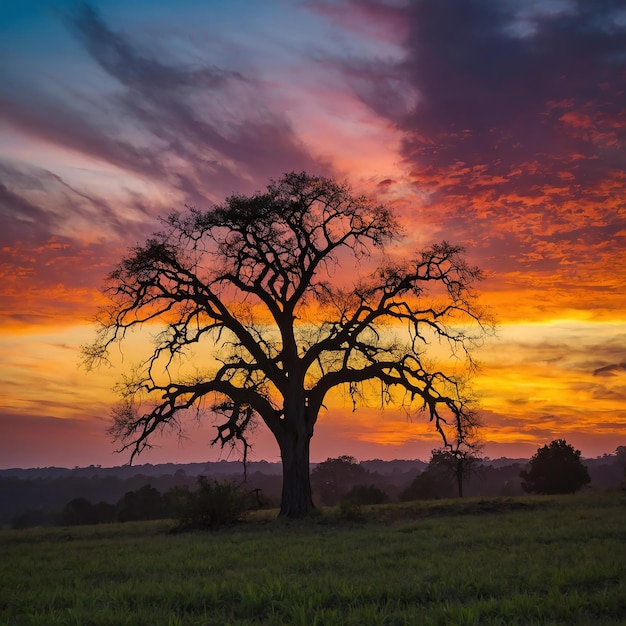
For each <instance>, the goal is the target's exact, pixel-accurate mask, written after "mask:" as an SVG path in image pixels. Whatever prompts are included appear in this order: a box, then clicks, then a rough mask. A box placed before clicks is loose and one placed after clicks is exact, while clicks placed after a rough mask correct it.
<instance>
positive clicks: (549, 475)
mask: <svg viewBox="0 0 626 626" xmlns="http://www.w3.org/2000/svg"><path fill="white" fill-rule="evenodd" d="M520 476H521V478H522V488H523V489H524V491H526V492H528V493H541V494H558V493H574V492H576V491H579V490H580V489H582V488H583V487H584V486H585V485H586V484H588V483H589V482H590V480H591V479H590V477H589V472H588V471H587V467H586V466H585V465H584V464H583V463H582V461H581V460H580V450H575V449H574V448H573V447H572V446H571V445H569V444H568V443H567V442H566V441H565V440H564V439H555V440H554V441H552V442H551V443H550V445H545V446H543V447H542V448H539V450H538V451H537V453H536V454H535V455H534V456H533V457H532V458H531V459H530V462H529V464H528V469H525V470H522V471H521V472H520Z"/></svg>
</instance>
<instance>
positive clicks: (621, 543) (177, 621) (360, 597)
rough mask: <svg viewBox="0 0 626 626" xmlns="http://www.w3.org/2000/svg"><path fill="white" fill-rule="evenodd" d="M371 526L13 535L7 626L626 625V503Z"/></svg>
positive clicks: (400, 508)
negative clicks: (299, 625) (112, 625)
mask: <svg viewBox="0 0 626 626" xmlns="http://www.w3.org/2000/svg"><path fill="white" fill-rule="evenodd" d="M354 513H358V511H356V512H354ZM362 514H363V518H364V520H365V521H348V520H346V519H342V517H341V513H340V511H338V510H325V511H323V512H322V514H321V515H318V516H316V517H314V518H312V519H311V520H307V521H303V522H297V523H287V522H280V521H272V520H270V519H269V517H268V514H258V515H255V516H251V518H250V519H249V520H248V521H247V522H245V523H244V524H242V525H240V526H238V527H236V528H232V529H225V530H221V531H219V532H216V533H192V534H169V533H168V529H169V528H170V527H171V524H169V523H167V522H157V523H137V524H134V523H128V524H120V525H106V526H104V525H103V526H95V527H82V528H48V529H31V530H24V531H2V532H0V624H7V625H9V624H10V625H17V626H28V625H31V624H42V625H44V624H45V625H46V626H54V625H57V624H75V625H81V626H82V625H101V624H116V625H117V624H120V625H124V624H128V625H131V624H137V625H139V624H141V625H151V624H154V625H160V624H162V625H166V626H183V625H184V626H191V625H200V624H207V625H208V624H216V625H217V624H219V625H225V624H293V625H298V624H301V625H307V626H309V625H314V624H324V625H335V624H336V625H339V624H341V625H349V624H354V625H356V624H380V625H383V624H384V625H395V624H410V625H419V624H441V625H453V624H507V625H508V624H520V625H522V624H523V625H530V624H568V625H569V624H598V625H604V624H626V548H625V545H626V541H625V540H626V531H625V529H624V519H626V515H625V514H626V494H624V493H612V494H584V495H580V496H566V497H550V498H541V497H535V498H517V499H504V500H465V501H454V500H450V501H447V502H443V503H442V502H437V503H428V504H427V503H411V504H402V505H385V506H378V507H369V508H364V509H363V511H362Z"/></svg>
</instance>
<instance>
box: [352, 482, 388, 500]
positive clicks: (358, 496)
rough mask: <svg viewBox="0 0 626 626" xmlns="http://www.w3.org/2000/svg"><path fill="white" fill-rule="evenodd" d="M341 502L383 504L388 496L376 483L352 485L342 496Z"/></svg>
mask: <svg viewBox="0 0 626 626" xmlns="http://www.w3.org/2000/svg"><path fill="white" fill-rule="evenodd" d="M342 502H349V503H353V504H384V503H385V502H389V496H388V495H387V494H386V493H385V492H384V491H383V490H382V489H381V488H380V487H377V486H376V485H354V487H352V489H350V491H348V493H346V495H345V496H344V497H343V498H342Z"/></svg>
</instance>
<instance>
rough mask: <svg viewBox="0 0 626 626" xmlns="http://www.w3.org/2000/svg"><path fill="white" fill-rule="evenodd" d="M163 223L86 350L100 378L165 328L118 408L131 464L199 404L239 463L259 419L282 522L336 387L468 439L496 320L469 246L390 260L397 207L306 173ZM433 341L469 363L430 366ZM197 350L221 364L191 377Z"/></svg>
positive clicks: (126, 272)
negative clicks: (477, 382) (477, 290)
mask: <svg viewBox="0 0 626 626" xmlns="http://www.w3.org/2000/svg"><path fill="white" fill-rule="evenodd" d="M163 227H164V230H163V231H162V232H160V233H157V234H155V235H154V236H153V237H151V238H150V239H148V240H147V242H146V243H145V244H144V245H140V246H137V247H135V248H134V249H133V250H132V251H131V252H130V253H129V255H128V256H127V257H126V258H124V259H123V260H122V261H121V263H120V265H119V266H118V267H117V269H115V270H114V271H113V272H112V273H111V274H110V275H109V277H108V281H107V286H106V293H107V294H108V295H109V296H110V298H111V305H110V307H109V308H108V309H107V310H105V311H103V312H102V315H101V317H100V321H101V329H100V331H99V333H98V335H97V337H96V340H95V342H94V344H93V345H91V346H86V347H84V349H83V354H84V356H85V361H86V364H87V366H88V367H93V366H95V365H96V364H98V363H100V362H102V361H107V358H108V353H109V350H110V348H111V347H112V346H113V345H114V344H116V343H119V342H122V341H123V340H124V339H125V338H126V337H127V336H128V335H129V334H130V333H129V330H130V329H133V328H135V327H142V326H144V325H146V324H149V325H151V326H152V327H153V328H154V327H155V325H156V324H160V326H159V328H160V329H162V332H160V333H159V334H158V336H157V338H156V342H155V346H154V350H153V352H152V353H151V354H149V355H148V357H147V358H146V359H145V361H143V363H141V364H139V365H138V367H136V368H135V370H134V372H133V374H132V375H131V376H130V377H129V378H127V379H126V380H125V382H124V383H123V384H122V385H121V386H120V390H121V394H122V403H121V404H120V406H119V407H118V408H117V409H116V410H115V412H114V421H113V426H112V428H111V433H112V435H113V436H114V438H115V439H117V440H119V441H121V442H122V445H123V447H122V449H130V450H131V460H132V458H133V457H134V456H135V455H136V454H138V453H140V452H141V451H142V450H143V449H144V448H145V447H146V446H149V445H150V441H151V439H152V437H153V435H154V434H155V433H158V432H160V431H162V430H163V429H164V428H168V427H169V428H173V429H175V430H179V429H180V427H181V422H180V418H181V417H182V416H183V415H184V414H185V412H186V411H189V410H195V411H196V412H197V411H200V410H202V408H203V407H206V408H207V409H209V410H210V411H211V412H212V414H213V415H214V416H216V418H217V419H219V420H221V423H219V424H218V425H217V436H216V437H215V439H214V441H213V443H215V444H217V443H219V444H221V445H222V446H224V445H235V444H236V443H238V442H239V443H241V444H242V445H243V455H244V460H245V458H246V453H247V449H248V440H247V437H246V434H247V433H248V432H249V431H250V429H251V428H253V427H254V425H255V424H256V423H258V420H259V419H260V420H261V421H262V422H264V423H265V425H266V426H267V427H268V428H269V430H270V431H271V432H272V434H273V436H274V437H275V439H276V441H277V443H278V446H279V448H280V455H281V460H282V465H283V487H282V498H281V511H280V512H281V515H285V516H290V517H299V516H302V515H305V514H306V513H307V512H309V511H310V510H311V509H312V508H313V501H312V497H311V484H310V476H309V449H310V442H311V438H312V436H313V430H314V427H315V424H316V422H317V419H318V415H319V413H320V410H321V409H322V407H323V406H324V403H325V400H327V396H328V394H329V392H331V390H333V389H335V388H340V389H344V390H345V391H346V392H347V394H349V396H350V397H351V399H352V401H353V403H354V405H355V406H356V404H357V402H365V403H367V402H369V401H370V400H372V401H376V402H380V403H381V404H382V405H386V404H389V403H392V402H395V403H398V404H399V405H401V406H403V407H404V408H405V409H406V410H413V409H416V410H422V411H425V412H426V414H427V416H428V419H429V420H430V421H431V422H432V423H433V425H434V428H435V429H436V430H437V431H438V432H439V433H440V435H441V436H442V437H443V440H444V442H445V443H447V439H448V438H449V437H450V435H451V432H452V433H454V431H455V430H456V431H459V432H462V431H463V423H464V421H465V420H466V417H467V415H468V408H469V406H470V404H469V401H468V398H467V396H466V394H465V392H464V390H463V389H464V385H463V382H464V380H465V376H466V372H467V369H466V370H465V372H464V371H462V370H463V368H462V367H460V365H463V364H464V365H466V366H468V367H469V368H470V369H471V368H472V367H473V360H472V349H473V348H474V347H475V345H476V343H477V342H479V341H481V340H482V338H483V337H484V336H485V334H486V333H487V332H489V331H490V328H491V325H490V323H489V319H488V317H487V316H486V314H485V312H484V311H483V310H481V309H480V308H478V307H477V306H476V304H475V298H474V293H473V284H474V283H475V282H476V281H477V280H478V279H479V278H480V271H479V270H478V269H477V268H475V267H472V266H470V265H468V264H467V262H466V261H465V259H464V258H463V254H462V252H463V251H462V249H461V248H459V247H456V246H452V245H449V244H448V243H445V242H444V243H441V244H437V245H434V246H432V247H430V248H428V249H426V250H424V251H421V252H417V253H416V254H409V255H404V256H403V258H397V259H394V258H393V257H392V256H391V254H390V253H389V252H388V251H387V250H385V245H386V244H387V243H389V242H392V241H394V240H397V239H398V238H399V237H400V236H401V234H402V233H401V229H400V227H399V224H398V222H397V220H396V218H395V217H394V215H393V213H392V211H391V210H390V209H389V208H387V207H384V206H381V205H377V204H374V203H371V202H369V201H368V200H366V199H365V198H363V197H358V196H355V195H353V194H352V192H351V190H350V189H349V187H348V186H347V185H343V184H339V183H337V182H335V181H333V180H331V179H329V178H323V177H319V176H310V175H308V174H306V173H301V174H296V173H290V174H286V175H285V176H283V178H281V179H280V180H279V181H278V182H272V183H271V184H270V185H269V186H268V187H267V191H266V192H265V193H257V194H254V195H252V196H250V197H244V196H239V195H235V196H231V197H230V198H228V199H226V201H225V202H224V204H222V205H220V206H216V207H214V208H212V209H210V210H208V211H199V210H196V209H189V210H188V211H187V212H186V213H184V214H179V213H173V214H171V215H170V216H169V217H168V218H167V219H166V220H164V221H163ZM375 249H378V250H379V251H380V257H379V259H378V261H374V260H373V259H372V261H371V262H370V261H368V263H370V264H369V265H368V266H363V270H362V272H361V274H362V275H361V277H358V276H355V277H354V281H353V282H351V283H348V282H346V281H340V280H339V279H338V276H340V274H339V273H338V270H339V269H340V268H341V267H354V266H359V265H360V264H362V262H365V261H366V259H367V258H368V257H369V258H371V253H372V252H373V251H374V250H375ZM376 265H377V266H376ZM394 327H395V328H396V329H397V332H394ZM433 341H434V342H440V343H444V344H446V345H448V346H449V347H450V349H451V351H452V353H454V354H455V355H456V356H457V357H461V358H457V360H456V361H455V365H451V366H450V368H447V367H444V366H443V365H442V364H434V362H433V360H432V359H431V358H426V355H425V351H426V350H427V348H428V346H429V345H430V344H432V343H433ZM192 349H194V350H195V351H196V353H204V354H206V355H210V356H211V357H212V359H213V360H214V361H215V363H216V365H215V366H211V365H206V366H204V365H203V367H204V368H205V369H202V368H201V367H200V366H198V367H197V369H196V371H195V372H194V373H193V374H190V373H188V372H187V373H186V374H184V373H182V372H184V369H182V370H180V369H177V367H178V365H179V364H180V362H181V358H186V357H190V356H191V355H192V352H191V350H192ZM368 382H372V383H375V385H374V384H372V385H370V386H367V383H368ZM374 392H376V393H377V394H378V398H374V397H373V394H374ZM452 436H453V437H454V436H455V435H454V434H452Z"/></svg>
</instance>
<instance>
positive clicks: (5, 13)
mask: <svg viewBox="0 0 626 626" xmlns="http://www.w3.org/2000/svg"><path fill="white" fill-rule="evenodd" d="M591 4H592V3H585V2H583V1H582V0H563V1H560V0H559V1H555V2H550V3H541V2H530V3H528V2H524V1H523V0H512V2H510V3H506V5H501V4H500V3H491V4H490V3H481V2H467V1H466V0H447V4H446V5H445V7H444V9H445V10H442V9H441V7H442V4H441V0H415V1H411V2H409V1H405V0H372V1H371V2H367V3H358V2H352V1H351V0H307V1H306V2H295V3H287V4H284V3H282V2H280V1H279V0H268V1H267V2H265V3H262V4H261V3H256V2H252V1H251V0H236V1H235V2H215V3H208V4H207V3H201V2H197V0H183V1H181V2H180V3H178V4H177V5H176V8H175V9H174V8H173V7H172V6H170V5H169V4H168V3H167V2H165V1H164V0H153V1H151V2H149V3H140V4H136V3H119V2H116V1H115V0H101V1H99V2H98V3H97V4H96V3H93V4H90V3H88V2H87V3H78V4H77V3H75V2H74V1H73V0H61V2H59V1H58V0H26V1H25V2H23V3H5V4H4V5H3V6H0V33H2V37H0V52H1V53H2V54H3V58H6V59H9V60H10V62H7V63H6V64H4V65H3V66H2V67H0V220H1V222H0V226H1V228H0V272H1V276H2V279H3V280H2V282H1V284H0V303H1V306H0V320H1V321H0V378H1V379H2V380H3V386H2V391H1V393H0V403H1V406H0V433H1V436H0V468H5V467H6V466H7V465H8V466H10V467H8V468H7V469H12V468H15V467H19V466H18V465H16V464H20V465H24V466H27V467H26V468H29V467H33V466H34V467H36V466H47V467H50V466H58V464H60V463H66V464H68V465H69V466H77V465H78V466H80V465H83V464H84V465H85V466H88V465H90V464H94V465H106V464H107V463H109V462H114V461H115V460H116V459H120V458H122V457H121V456H120V455H117V454H116V453H115V452H114V451H115V449H116V445H115V444H114V443H112V442H111V441H110V439H109V437H108V435H107V434H106V429H107V427H108V425H109V419H110V418H109V415H110V412H111V407H112V405H113V404H114V402H115V401H116V396H115V394H114V393H113V390H112V389H113V387H114V384H115V382H116V380H119V379H120V378H121V376H122V374H123V373H124V372H126V371H128V368H129V367H130V366H131V365H132V363H133V359H134V358H135V357H136V348H137V346H138V345H139V343H140V342H139V340H138V339H137V338H135V339H134V341H135V344H133V345H132V346H131V347H130V348H128V349H127V351H126V353H125V354H124V359H125V360H124V362H123V364H122V365H123V366H122V367H116V368H115V369H113V370H106V369H102V370H99V371H97V372H91V373H87V372H85V371H84V370H83V369H80V368H79V361H80V347H81V345H85V344H87V343H89V342H91V341H92V340H93V337H94V333H95V326H94V324H93V320H94V317H95V315H96V313H97V310H98V308H99V306H101V305H102V303H103V296H102V294H101V293H100V288H101V286H102V284H103V280H104V277H105V276H106V275H107V273H109V272H110V271H111V270H112V269H113V268H114V267H115V265H116V263H118V262H119V261H120V260H121V258H122V257H123V256H124V255H125V254H126V251H127V250H128V249H129V247H132V246H134V245H137V244H138V243H142V242H143V241H145V239H146V238H147V237H148V236H150V234H151V233H152V232H153V231H155V230H157V229H158V227H159V223H158V217H159V216H165V215H167V214H168V213H169V212H170V211H171V210H182V209H183V207H184V206H186V205H189V206H197V207H198V208H202V209H205V208H208V207H210V206H212V205H214V204H215V203H219V202H221V201H222V200H223V199H224V198H225V197H227V196H229V195H231V194H234V193H236V194H244V195H245V194H251V193H253V192H255V191H257V190H260V189H263V188H264V187H265V186H266V185H267V184H268V182H269V180H270V179H278V178H279V177H280V176H281V175H282V174H283V173H284V172H288V171H307V172H309V173H311V174H321V175H328V176H331V177H333V178H336V179H337V180H339V181H344V180H346V181H347V182H348V183H349V184H350V185H351V186H352V188H353V190H354V191H355V192H357V193H363V194H365V195H367V196H368V197H370V198H372V199H373V200H374V201H375V202H380V203H383V204H385V205H387V206H389V207H391V208H393V209H394V211H395V213H396V214H397V216H398V219H399V220H400V222H401V224H402V226H403V227H404V229H405V238H404V239H403V240H401V241H399V242H398V243H397V244H396V246H395V247H394V248H393V249H392V250H391V252H393V253H394V254H396V255H397V256H403V255H404V256H406V255H410V253H411V252H412V251H413V250H415V249H421V248H424V247H427V246H428V245H430V244H431V243H435V242H439V241H441V240H444V239H445V240H448V241H449V242H450V243H452V244H454V245H456V244H458V245H462V246H464V247H465V248H466V251H467V252H466V254H467V258H468V260H469V262H470V263H472V264H476V265H477V266H479V267H480V268H481V269H482V270H483V271H484V274H485V280H484V281H482V282H481V283H480V284H479V286H478V296H479V299H478V302H479V303H480V304H481V305H484V306H486V307H489V308H490V310H491V311H492V312H493V313H494V315H495V316H496V318H497V320H498V335H497V337H496V338H493V339H490V340H489V341H488V342H487V343H486V344H485V345H484V346H483V347H482V348H480V349H479V350H477V351H476V353H475V356H476V358H477V360H478V361H479V362H480V365H481V367H480V369H479V370H478V372H477V373H476V375H475V376H473V379H472V385H473V389H474V391H475V395H476V397H477V398H478V400H479V403H480V414H481V418H482V421H483V423H484V426H483V428H482V429H481V430H480V433H479V436H480V439H481V440H482V441H483V442H484V452H483V453H484V454H487V455H488V456H490V457H492V458H500V457H503V456H504V457H506V456H507V454H509V453H511V452H512V451H515V452H514V454H515V456H516V458H530V457H531V456H532V455H533V454H534V453H535V452H536V450H537V449H538V448H540V447H541V446H543V445H545V444H547V443H549V442H550V441H552V440H554V439H557V438H562V439H565V440H566V441H567V442H568V443H569V444H571V445H573V446H574V447H575V448H576V449H579V450H581V452H582V456H583V457H584V458H597V457H598V456H602V455H603V454H612V453H614V451H615V449H616V448H617V447H618V446H619V445H624V444H626V291H625V290H624V289H623V285H624V280H625V279H626V174H625V173H624V165H623V154H624V147H625V146H624V140H625V138H626V104H625V101H624V87H623V83H624V80H623V79H624V75H623V71H624V68H623V63H622V62H621V61H620V59H623V58H626V17H625V15H626V14H625V13H624V10H623V8H621V7H620V6H618V3H612V2H608V3H602V4H601V5H597V4H594V5H593V6H591ZM348 269H349V270H350V271H352V268H348ZM358 269H359V268H354V274H352V273H351V274H349V276H355V277H356V276H357V273H358ZM346 275H347V276H348V274H347V270H346ZM120 362H121V360H120ZM187 426H188V428H187V430H186V433H185V434H186V436H187V439H186V440H184V441H182V442H180V441H178V440H177V438H176V437H168V438H165V439H163V440H161V439H156V440H155V442H154V443H155V448H154V449H153V450H150V451H146V454H145V455H142V456H141V457H138V458H137V459H136V460H137V461H138V462H143V459H146V462H148V463H151V464H155V461H154V460H158V463H159V464H160V463H167V462H172V463H177V464H179V463H183V464H184V463H188V462H202V461H196V460H191V459H200V458H203V457H204V458H213V457H214V456H216V455H217V456H219V455H220V454H221V455H222V456H224V455H225V454H226V452H222V453H220V452H219V450H216V449H208V447H207V443H208V441H210V440H211V439H212V438H213V437H214V425H213V424H212V422H211V420H210V419H208V420H206V421H205V422H204V423H202V424H200V425H197V424H195V423H194V422H193V420H190V421H189V423H188V424H187ZM253 443H254V447H253V449H252V453H253V455H258V456H259V457H262V458H264V459H265V460H268V461H270V462H274V461H273V459H278V447H277V446H276V444H275V442H274V441H273V439H272V437H271V435H270V433H269V432H268V431H267V429H265V427H264V426H263V425H260V426H259V428H258V431H257V433H256V436H255V439H254V440H253ZM158 446H161V447H158ZM439 446H440V440H439V439H438V438H437V436H436V433H434V432H432V429H430V428H429V424H427V423H425V420H424V419H423V418H421V417H420V416H419V415H412V416H410V418H407V416H406V415H405V414H404V413H402V412H401V411H400V410H399V409H398V410H392V409H387V410H385V411H384V412H381V411H380V410H378V409H377V408H371V407H370V408H368V407H359V409H358V411H357V412H356V413H353V412H352V406H351V403H350V402H347V401H346V402H341V401H340V399H333V400H332V402H329V408H328V410H327V411H326V412H324V413H323V414H321V415H320V419H319V421H318V423H317V426H316V429H315V435H314V437H313V440H312V448H311V458H312V459H313V458H315V459H317V461H316V462H320V459H321V460H325V459H326V458H333V457H337V456H340V455H342V454H349V455H351V456H354V457H355V458H362V457H363V456H366V457H374V458H381V460H385V459H386V458H389V457H393V458H395V459H398V456H400V457H404V456H407V458H416V459H417V458H419V457H424V456H426V458H428V457H429V456H430V451H431V450H432V449H434V448H437V447H439ZM499 451H501V452H502V454H500V453H499ZM150 459H153V460H150ZM165 459H169V460H165ZM398 460H399V459H398ZM121 465H124V463H122V464H121Z"/></svg>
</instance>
